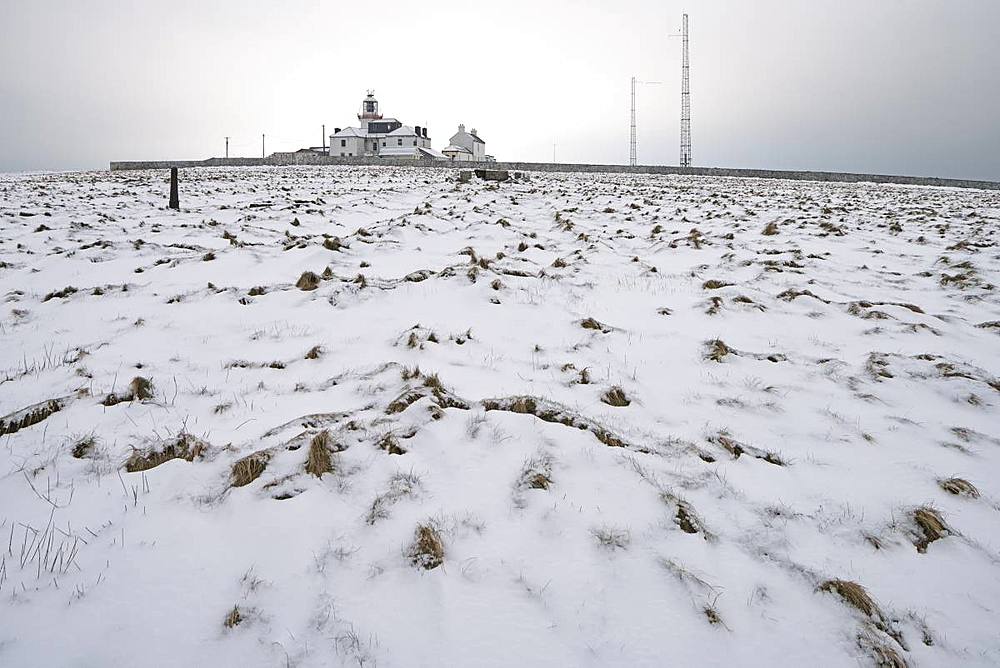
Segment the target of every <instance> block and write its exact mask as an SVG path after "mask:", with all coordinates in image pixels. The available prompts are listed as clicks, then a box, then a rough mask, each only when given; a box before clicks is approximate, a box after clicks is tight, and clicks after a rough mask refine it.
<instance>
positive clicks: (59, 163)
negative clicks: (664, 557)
mask: <svg viewBox="0 0 1000 668" xmlns="http://www.w3.org/2000/svg"><path fill="white" fill-rule="evenodd" d="M684 11H687V12H688V14H689V15H690V30H691V98H692V103H691V106H692V117H693V121H692V135H693V147H694V151H693V153H694V164H695V165H701V166H725V167H760V168H774V169H821V170H837V171H858V172H877V173H895V174H914V175H934V176H951V177H967V178H982V179H993V180H1000V1H998V0H839V1H837V2H833V1H832V0H830V1H824V0H782V1H778V0H753V1H750V0H699V1H697V2H688V3H682V2H675V1H673V0H494V1H492V2H490V1H484V2H473V1H472V0H425V1H424V2H406V1H397V0H378V2H370V3H369V2H363V1H361V0H357V1H355V2H339V1H331V0H325V1H320V0H282V1H280V2H279V1H278V0H271V1H264V0H156V1H155V2H154V1H148V2H147V1H142V0H135V1H133V2H117V1H115V2H112V1H110V0H109V1H102V0H87V1H77V0H64V1H58V0H0V170H4V171H11V170H33V169H89V168H99V169H100V168H107V164H108V161H110V160H137V159H168V158H177V159H182V158H183V159H193V158H205V157H210V156H220V155H222V154H223V152H224V147H225V144H224V139H223V138H224V137H225V136H226V135H229V136H231V137H232V139H231V143H230V155H248V156H253V155H260V150H261V146H260V139H261V133H266V135H267V152H268V153H270V152H272V151H277V150H294V149H297V148H301V147H303V146H311V145H318V144H319V143H320V141H321V136H322V135H321V125H322V124H323V123H325V124H326V127H327V131H328V133H329V132H332V129H333V128H334V127H335V126H339V127H343V126H347V125H356V124H357V119H356V116H355V114H356V113H357V111H358V107H359V104H360V101H361V98H362V97H363V96H364V93H365V90H366V89H368V88H373V89H375V92H376V94H377V96H378V99H379V101H380V102H381V106H382V112H383V113H384V114H386V115H387V116H394V117H397V118H399V119H400V120H401V121H402V122H403V123H406V124H408V125H427V126H428V127H429V129H430V135H431V137H432V140H433V146H434V147H435V148H437V149H439V150H440V149H441V148H443V147H444V146H445V145H446V144H447V143H448V138H449V137H450V136H451V135H452V134H453V133H454V132H455V130H456V126H457V125H458V123H460V122H464V123H465V124H466V125H468V126H469V127H470V128H471V127H475V128H476V129H477V130H479V133H480V135H481V136H482V137H483V138H484V139H485V140H486V147H487V152H488V153H491V154H493V155H495V156H496V157H497V158H498V159H500V160H507V159H510V160H538V161H547V160H551V159H552V155H553V144H555V145H556V146H555V155H556V158H557V160H558V161H560V162H608V163H625V162H627V161H628V136H629V127H628V125H629V79H630V77H631V76H633V75H635V76H637V77H639V78H640V79H642V80H645V81H650V82H653V81H658V82H662V83H661V84H659V85H657V84H648V85H642V86H640V87H639V91H638V95H637V97H638V124H639V130H638V136H639V162H640V163H644V164H676V163H677V160H678V136H679V107H680V40H679V39H675V38H671V37H669V35H670V34H672V33H676V32H677V31H678V30H679V27H680V18H681V14H682V13H683V12H684Z"/></svg>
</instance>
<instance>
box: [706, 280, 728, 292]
mask: <svg viewBox="0 0 1000 668" xmlns="http://www.w3.org/2000/svg"><path fill="white" fill-rule="evenodd" d="M730 285H732V283H726V282H724V281H717V280H715V279H714V278H710V279H709V280H707V281H705V282H704V283H702V284H701V287H702V289H703V290H718V289H719V288H725V287H728V286H730Z"/></svg>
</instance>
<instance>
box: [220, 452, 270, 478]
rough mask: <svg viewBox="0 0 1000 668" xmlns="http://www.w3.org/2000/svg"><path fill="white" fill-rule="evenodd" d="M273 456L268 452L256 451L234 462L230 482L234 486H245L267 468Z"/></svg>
mask: <svg viewBox="0 0 1000 668" xmlns="http://www.w3.org/2000/svg"><path fill="white" fill-rule="evenodd" d="M270 459H271V456H270V454H268V453H267V452H264V451H261V452H255V453H253V454H250V455H247V456H246V457H244V458H242V459H239V460H237V461H236V463H234V464H233V469H232V472H231V473H230V476H229V477H230V482H231V484H232V486H233V487H245V486H247V485H249V484H250V483H252V482H253V481H254V480H256V479H257V478H259V477H260V476H261V474H262V473H264V471H265V470H266V469H267V463H268V461H270Z"/></svg>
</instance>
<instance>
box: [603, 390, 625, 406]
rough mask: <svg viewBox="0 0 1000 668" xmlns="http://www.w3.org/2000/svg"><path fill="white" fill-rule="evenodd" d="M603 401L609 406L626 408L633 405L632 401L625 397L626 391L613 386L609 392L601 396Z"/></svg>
mask: <svg viewBox="0 0 1000 668" xmlns="http://www.w3.org/2000/svg"><path fill="white" fill-rule="evenodd" d="M601 401H603V402H604V403H606V404H607V405H609V406H616V407H624V406H628V405H629V404H631V403H632V401H631V400H630V399H629V398H628V397H627V396H626V395H625V390H623V389H622V388H621V387H619V386H618V385H615V386H613V387H612V388H611V389H609V390H608V391H607V392H605V393H604V394H603V395H602V396H601Z"/></svg>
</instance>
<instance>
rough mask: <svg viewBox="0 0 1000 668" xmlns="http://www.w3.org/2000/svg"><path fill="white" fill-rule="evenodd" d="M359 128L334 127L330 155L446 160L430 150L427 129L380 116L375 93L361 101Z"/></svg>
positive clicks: (369, 92) (372, 92)
mask: <svg viewBox="0 0 1000 668" xmlns="http://www.w3.org/2000/svg"><path fill="white" fill-rule="evenodd" d="M358 121H359V124H360V125H359V127H356V128H335V129H334V132H333V134H332V135H330V149H329V154H330V155H331V156H334V157H344V158H353V157H385V158H413V159H418V160H443V159H444V158H445V156H444V155H442V154H441V153H439V152H438V151H435V150H434V149H433V148H431V138H430V137H429V136H428V135H427V128H426V127H420V126H419V125H415V126H410V125H403V124H402V123H401V122H400V121H398V120H396V119H395V118H384V117H383V116H382V114H380V113H379V109H378V100H376V99H375V93H374V91H368V95H367V96H366V97H365V99H364V100H362V102H361V110H360V111H359V112H358Z"/></svg>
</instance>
